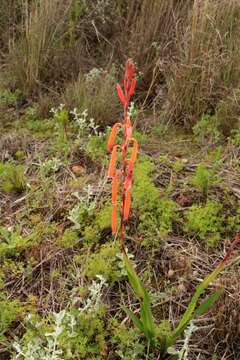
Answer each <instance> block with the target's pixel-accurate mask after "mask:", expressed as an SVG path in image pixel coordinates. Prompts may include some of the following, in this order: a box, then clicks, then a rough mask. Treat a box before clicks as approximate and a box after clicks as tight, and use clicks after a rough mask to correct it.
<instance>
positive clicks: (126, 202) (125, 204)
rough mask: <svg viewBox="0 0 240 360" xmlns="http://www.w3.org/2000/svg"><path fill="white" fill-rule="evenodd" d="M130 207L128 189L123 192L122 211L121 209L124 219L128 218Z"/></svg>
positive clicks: (129, 192)
mask: <svg viewBox="0 0 240 360" xmlns="http://www.w3.org/2000/svg"><path fill="white" fill-rule="evenodd" d="M130 207H131V191H130V190H128V191H127V192H126V194H125V201H124V211H123V216H124V220H128V218H129V213H130Z"/></svg>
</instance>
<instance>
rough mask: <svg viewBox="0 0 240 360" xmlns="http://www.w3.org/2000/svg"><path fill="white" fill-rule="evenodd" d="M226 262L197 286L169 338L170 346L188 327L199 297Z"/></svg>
mask: <svg viewBox="0 0 240 360" xmlns="http://www.w3.org/2000/svg"><path fill="white" fill-rule="evenodd" d="M223 267H224V263H223V262H221V263H220V264H219V265H218V266H217V267H216V268H215V269H214V270H213V271H212V272H211V274H209V275H208V276H207V277H206V278H205V279H204V280H203V281H202V282H201V283H200V284H199V285H198V286H197V288H196V291H195V293H194V294H193V296H192V299H191V301H190V303H189V305H188V307H187V310H186V311H185V313H184V314H183V317H182V319H181V321H180V322H179V324H178V326H177V327H176V329H174V330H173V332H172V334H171V335H170V336H169V339H168V346H171V345H172V344H173V343H174V342H175V340H176V338H177V337H178V336H180V335H181V334H182V332H183V331H184V330H185V328H186V327H187V325H188V323H189V321H190V320H191V319H192V318H193V313H194V311H195V308H196V305H197V302H198V299H199V297H200V296H201V295H202V294H203V292H204V291H205V290H206V288H207V287H208V286H209V284H210V283H211V282H212V281H213V280H214V279H215V278H216V276H217V275H218V274H219V273H220V272H221V271H222V269H223Z"/></svg>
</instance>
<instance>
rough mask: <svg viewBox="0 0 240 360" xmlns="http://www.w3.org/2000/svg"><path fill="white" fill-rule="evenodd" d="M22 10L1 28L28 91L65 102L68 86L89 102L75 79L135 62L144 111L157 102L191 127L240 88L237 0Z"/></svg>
mask: <svg viewBox="0 0 240 360" xmlns="http://www.w3.org/2000/svg"><path fill="white" fill-rule="evenodd" d="M3 3H4V4H5V3H6V1H5V0H4V1H3ZM3 3H2V4H3ZM2 4H1V5H2ZM21 4H22V5H21V6H20V7H19V3H18V5H17V3H16V4H15V6H14V3H13V2H10V3H9V6H8V7H6V5H5V7H6V11H5V12H4V13H3V14H2V17H1V19H0V23H1V25H0V26H1V27H2V28H4V32H3V33H4V34H5V35H2V36H1V42H4V46H2V47H1V48H2V49H5V52H6V48H8V49H9V52H10V53H9V56H8V57H7V62H8V64H7V65H8V69H10V74H11V75H10V76H11V77H12V79H11V80H13V78H14V79H15V81H16V84H17V86H18V87H19V88H20V89H21V90H22V91H24V92H25V93H28V94H32V93H35V94H36V93H39V90H41V91H42V90H44V91H45V92H46V91H47V92H49V90H50V89H51V92H53V93H55V96H58V94H59V92H61V93H62V92H63V89H64V87H65V86H67V87H68V89H67V90H66V95H65V97H67V98H68V102H69V96H73V98H75V99H76V98H77V97H79V96H80V97H82V95H77V93H78V92H79V93H81V92H84V90H83V89H82V88H81V89H79V84H80V87H82V80H76V79H77V78H78V76H79V78H80V79H81V76H82V75H81V74H83V73H85V72H86V70H87V71H89V70H90V69H91V68H93V67H98V68H99V67H103V68H104V69H106V68H110V67H111V64H113V63H117V64H118V63H122V62H123V60H124V59H125V58H126V57H128V56H131V57H133V59H134V60H135V61H136V63H137V65H138V69H139V70H140V73H139V76H140V77H141V86H140V87H138V92H139V100H140V101H141V104H142V105H143V107H146V106H149V105H151V104H154V106H155V107H158V108H161V110H164V114H165V117H166V118H167V119H168V120H169V119H171V120H172V121H174V122H178V123H180V124H183V125H184V126H187V127H191V126H192V125H193V124H195V123H196V122H197V121H198V120H199V118H200V117H201V116H202V114H204V113H207V112H209V113H211V114H214V113H215V111H216V108H217V107H218V104H219V102H221V101H222V100H224V99H225V97H226V96H230V97H231V96H232V94H233V93H236V92H237V89H238V87H239V80H238V79H239V73H240V70H239V69H240V66H239V65H240V63H239V58H240V57H239V55H240V54H239V52H240V50H239V49H240V46H239V45H240V44H239V42H240V40H239V36H238V35H239V29H240V25H239V24H240V21H239V20H240V3H239V1H238V0H212V1H210V0H203V1H199V0H194V1H193V0H181V1H176V0H162V1H158V0H142V1H140V0H134V1H131V2H128V1H126V0H121V1H118V2H113V1H111V0H110V1H105V2H101V3H99V2H97V4H96V2H95V1H92V0H91V1H89V2H87V5H86V4H85V5H84V3H80V2H77V1H75V0H65V1H63V2H61V3H60V2H59V1H57V0H41V1H40V2H38V1H36V0H33V1H32V2H29V1H26V0H24V1H23V2H22V3H21ZM99 4H100V5H101V6H100V5H99ZM1 5H0V6H1ZM3 6H4V5H2V7H3ZM19 9H20V10H21V11H20V15H21V16H20V15H19ZM6 19H8V20H6ZM10 19H11V24H10ZM12 24H15V25H12ZM16 34H17V35H16ZM3 39H4V40H3ZM7 44H8V45H7ZM79 74H80V75H79ZM71 82H73V85H70V86H69V83H71ZM83 87H84V86H83ZM69 88H70V89H69ZM74 93H75V95H74ZM69 94H70V95H69ZM72 102H73V103H75V100H73V101H72ZM77 102H78V101H77ZM100 102H101V101H100ZM95 103H96V101H95ZM228 104H230V105H231V101H229V102H228ZM91 105H92V104H91ZM91 105H90V107H91ZM103 105H104V106H105V102H104V103H101V106H103ZM230 105H229V106H228V111H229V112H230V113H231V112H233V114H231V115H232V116H233V117H236V115H238V114H237V113H235V109H236V107H235V104H234V103H232V105H233V108H232V109H231V108H230ZM94 106H95V105H94ZM95 107H96V106H95ZM97 111H98V110H97ZM100 114H101V115H102V111H100ZM97 117H98V115H97ZM219 119H220V118H219ZM221 121H222V120H221ZM225 125H226V124H225ZM225 125H224V126H225ZM224 126H223V127H224ZM228 127H229V126H228ZM230 127H232V125H231V126H230ZM227 132H229V129H227Z"/></svg>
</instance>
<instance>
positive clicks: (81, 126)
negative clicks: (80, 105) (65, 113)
mask: <svg viewBox="0 0 240 360" xmlns="http://www.w3.org/2000/svg"><path fill="white" fill-rule="evenodd" d="M70 114H71V115H72V116H73V119H74V121H75V123H76V124H77V127H78V131H79V133H78V137H82V136H84V135H85V134H87V135H88V136H89V137H90V136H91V135H92V134H93V135H97V136H101V135H102V133H101V132H98V128H99V126H98V125H96V124H95V122H94V119H93V118H90V119H89V117H88V110H87V109H85V110H83V111H82V112H78V109H77V108H74V109H73V110H72V111H70Z"/></svg>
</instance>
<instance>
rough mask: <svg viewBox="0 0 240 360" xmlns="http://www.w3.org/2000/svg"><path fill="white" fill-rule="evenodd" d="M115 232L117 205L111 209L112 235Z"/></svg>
mask: <svg viewBox="0 0 240 360" xmlns="http://www.w3.org/2000/svg"><path fill="white" fill-rule="evenodd" d="M116 232H117V205H114V206H113V207H112V234H113V235H115V234H116Z"/></svg>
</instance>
